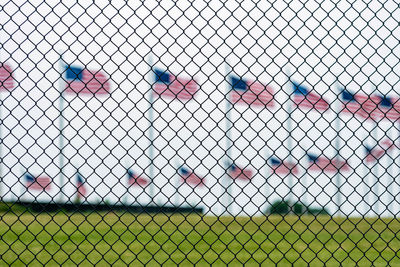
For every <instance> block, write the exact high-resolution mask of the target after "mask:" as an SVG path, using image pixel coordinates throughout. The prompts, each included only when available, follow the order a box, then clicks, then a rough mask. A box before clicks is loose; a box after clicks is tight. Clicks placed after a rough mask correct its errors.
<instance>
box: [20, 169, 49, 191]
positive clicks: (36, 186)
mask: <svg viewBox="0 0 400 267" xmlns="http://www.w3.org/2000/svg"><path fill="white" fill-rule="evenodd" d="M25 186H26V188H27V189H32V190H36V191H43V190H45V191H48V190H50V189H51V179H50V177H47V176H39V177H34V176H33V175H31V174H30V173H27V174H25Z"/></svg>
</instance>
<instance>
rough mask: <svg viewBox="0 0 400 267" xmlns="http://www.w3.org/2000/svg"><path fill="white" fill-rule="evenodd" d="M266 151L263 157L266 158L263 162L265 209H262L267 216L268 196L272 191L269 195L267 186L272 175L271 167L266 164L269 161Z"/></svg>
mask: <svg viewBox="0 0 400 267" xmlns="http://www.w3.org/2000/svg"><path fill="white" fill-rule="evenodd" d="M265 150H266V151H265V156H266V160H265V165H266V166H265V191H264V192H265V208H264V212H265V215H267V211H268V207H269V197H270V194H272V193H273V192H272V190H271V193H270V191H269V186H270V184H269V179H270V178H271V175H272V174H271V173H272V171H271V167H270V166H269V164H268V160H269V159H270V156H269V154H268V147H266V149H265Z"/></svg>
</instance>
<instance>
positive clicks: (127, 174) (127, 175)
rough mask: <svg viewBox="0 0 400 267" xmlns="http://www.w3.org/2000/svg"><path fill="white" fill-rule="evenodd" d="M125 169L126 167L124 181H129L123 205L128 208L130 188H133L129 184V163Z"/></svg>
mask: <svg viewBox="0 0 400 267" xmlns="http://www.w3.org/2000/svg"><path fill="white" fill-rule="evenodd" d="M124 167H125V174H124V179H125V181H127V184H126V191H125V195H124V196H123V198H122V204H124V205H126V206H127V205H128V195H129V188H130V187H131V185H130V184H129V173H128V170H129V169H128V168H129V163H128V162H126V163H125V166H124ZM127 178H128V179H127Z"/></svg>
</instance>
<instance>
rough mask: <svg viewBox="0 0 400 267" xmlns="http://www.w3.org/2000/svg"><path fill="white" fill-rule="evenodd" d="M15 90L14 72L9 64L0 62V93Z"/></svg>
mask: <svg viewBox="0 0 400 267" xmlns="http://www.w3.org/2000/svg"><path fill="white" fill-rule="evenodd" d="M12 89H14V77H13V70H12V68H11V66H10V65H8V64H7V63H1V62H0V91H1V90H6V91H11V90H12Z"/></svg>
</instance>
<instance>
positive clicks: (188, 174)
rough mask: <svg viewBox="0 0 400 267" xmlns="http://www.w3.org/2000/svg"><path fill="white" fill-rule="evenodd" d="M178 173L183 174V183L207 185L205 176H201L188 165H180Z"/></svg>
mask: <svg viewBox="0 0 400 267" xmlns="http://www.w3.org/2000/svg"><path fill="white" fill-rule="evenodd" d="M178 173H179V175H180V176H181V179H182V182H183V183H187V184H188V185H191V186H193V187H197V186H199V187H203V186H204V185H205V178H200V177H199V176H197V175H196V174H195V173H194V172H193V171H191V170H190V169H188V168H186V167H180V168H179V170H178Z"/></svg>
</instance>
